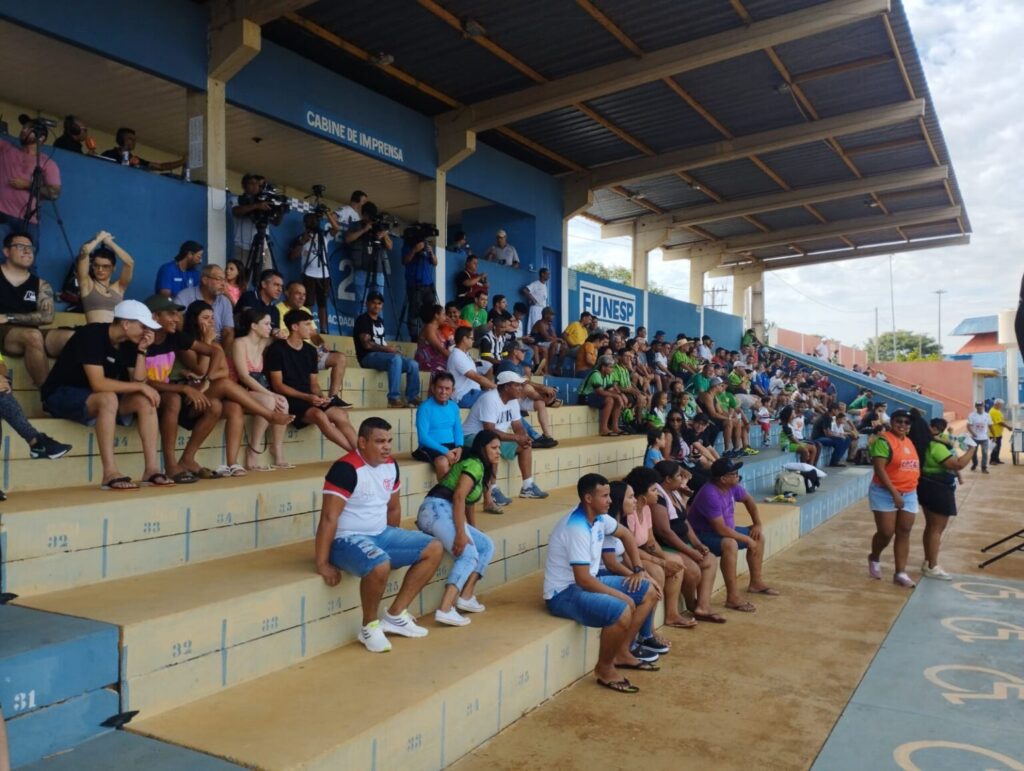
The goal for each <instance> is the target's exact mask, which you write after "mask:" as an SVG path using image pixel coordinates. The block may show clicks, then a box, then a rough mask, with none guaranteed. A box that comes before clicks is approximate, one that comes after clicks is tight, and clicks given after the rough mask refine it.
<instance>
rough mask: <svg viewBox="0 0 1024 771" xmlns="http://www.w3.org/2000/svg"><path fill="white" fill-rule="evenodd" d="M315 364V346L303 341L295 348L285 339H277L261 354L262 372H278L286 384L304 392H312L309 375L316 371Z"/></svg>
mask: <svg viewBox="0 0 1024 771" xmlns="http://www.w3.org/2000/svg"><path fill="white" fill-rule="evenodd" d="M316 364H317V361H316V348H314V347H313V346H311V345H306V344H305V343H303V344H302V345H301V346H300V347H299V349H298V350H295V349H294V348H292V347H291V346H290V345H289V344H288V341H287V340H278V341H277V342H275V343H272V344H271V346H270V347H269V348H267V352H266V353H264V354H263V371H264V372H267V373H270V372H280V373H281V380H282V381H283V382H284V384H285V385H286V386H288V387H289V388H294V389H295V390H296V391H301V392H302V393H304V394H308V393H312V390H311V389H310V387H309V376H310V375H315V374H316V373H317V366H316Z"/></svg>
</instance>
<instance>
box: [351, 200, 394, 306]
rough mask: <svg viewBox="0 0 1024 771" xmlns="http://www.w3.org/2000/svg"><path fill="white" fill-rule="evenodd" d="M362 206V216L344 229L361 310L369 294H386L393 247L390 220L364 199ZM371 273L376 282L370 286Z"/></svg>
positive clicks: (354, 287)
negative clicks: (386, 277) (386, 275)
mask: <svg viewBox="0 0 1024 771" xmlns="http://www.w3.org/2000/svg"><path fill="white" fill-rule="evenodd" d="M361 208H362V211H361V213H360V219H359V220H358V221H356V222H353V223H352V225H351V226H350V227H349V228H348V230H346V231H345V243H346V244H347V245H348V254H349V258H350V259H351V260H352V271H353V279H354V280H353V289H354V291H355V295H356V303H357V304H359V305H360V308H359V310H360V311H362V310H363V307H362V305H363V304H364V303H365V302H366V298H367V297H368V296H369V294H371V293H374V292H376V293H378V294H383V292H384V274H385V272H386V271H388V270H389V264H388V261H387V260H388V252H390V251H391V249H392V243H391V234H390V233H388V226H387V223H386V222H384V221H383V220H382V219H381V217H380V216H379V215H378V213H377V207H376V206H375V205H374V204H373V203H372V202H371V201H365V202H364V203H363V204H362V207H361ZM371 274H372V277H373V285H372V286H369V287H368V286H367V285H368V284H369V283H370V277H371Z"/></svg>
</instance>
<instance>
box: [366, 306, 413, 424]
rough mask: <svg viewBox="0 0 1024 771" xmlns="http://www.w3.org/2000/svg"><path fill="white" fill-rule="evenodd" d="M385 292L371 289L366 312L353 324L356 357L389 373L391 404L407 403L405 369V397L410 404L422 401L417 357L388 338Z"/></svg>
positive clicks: (389, 404)
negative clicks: (385, 334) (391, 343)
mask: <svg viewBox="0 0 1024 771" xmlns="http://www.w3.org/2000/svg"><path fill="white" fill-rule="evenodd" d="M383 309H384V296H383V295H382V294H380V292H371V293H370V294H369V295H368V296H367V298H366V313H364V314H362V315H361V316H360V317H359V318H357V319H356V323H355V326H353V328H352V336H353V337H354V338H355V344H356V358H357V359H359V366H360V367H362V368H363V369H375V370H377V371H379V372H387V373H388V407H405V406H407V405H406V402H403V401H402V399H401V395H402V393H401V388H402V373H405V398H406V399H407V400H408V403H409V405H412V406H416V405H417V404H419V403H420V401H421V399H420V365H419V362H417V361H416V359H411V358H409V357H408V356H403V355H402V352H401V350H399V349H398V348H396V347H395V346H393V345H388V343H387V341H386V340H385V339H384V319H383V318H381V315H380V314H381V311H382V310H383Z"/></svg>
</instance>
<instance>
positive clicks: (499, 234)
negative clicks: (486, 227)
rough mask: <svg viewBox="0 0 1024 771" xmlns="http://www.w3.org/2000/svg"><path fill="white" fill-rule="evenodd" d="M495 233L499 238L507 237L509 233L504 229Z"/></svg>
mask: <svg viewBox="0 0 1024 771" xmlns="http://www.w3.org/2000/svg"><path fill="white" fill-rule="evenodd" d="M494 235H496V236H497V237H498V238H505V237H507V236H508V234H507V233H506V232H505V231H504V230H499V231H498V232H497V233H495V234H494Z"/></svg>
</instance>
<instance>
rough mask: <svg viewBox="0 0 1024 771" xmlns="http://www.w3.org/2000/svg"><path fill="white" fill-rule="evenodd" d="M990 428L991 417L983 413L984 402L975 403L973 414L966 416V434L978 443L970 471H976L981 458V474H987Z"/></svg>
mask: <svg viewBox="0 0 1024 771" xmlns="http://www.w3.org/2000/svg"><path fill="white" fill-rule="evenodd" d="M991 426H992V417H991V416H990V415H989V414H988V413H987V412H985V402H975V403H974V412H972V413H971V414H970V415H968V416H967V433H969V434H970V435H971V439H973V440H974V441H975V442H977V443H978V449H977V450H976V451H975V453H974V459H973V460H972V461H971V471H977V470H978V457H979V456H980V457H981V473H982V474H987V473H988V434H989V428H991Z"/></svg>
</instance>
